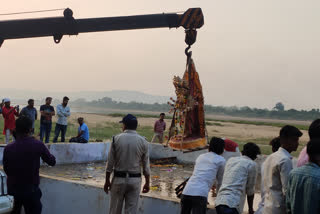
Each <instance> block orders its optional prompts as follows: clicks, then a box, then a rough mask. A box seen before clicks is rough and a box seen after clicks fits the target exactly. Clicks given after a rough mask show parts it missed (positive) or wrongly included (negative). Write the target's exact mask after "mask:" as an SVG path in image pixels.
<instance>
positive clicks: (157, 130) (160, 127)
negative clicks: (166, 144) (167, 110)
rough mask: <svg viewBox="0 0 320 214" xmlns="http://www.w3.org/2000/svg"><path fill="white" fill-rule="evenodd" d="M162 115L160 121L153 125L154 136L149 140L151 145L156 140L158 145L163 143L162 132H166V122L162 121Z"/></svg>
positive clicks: (162, 114)
mask: <svg viewBox="0 0 320 214" xmlns="http://www.w3.org/2000/svg"><path fill="white" fill-rule="evenodd" d="M164 116H165V114H164V113H161V114H160V119H159V120H157V121H156V122H155V123H154V127H153V131H154V135H153V138H152V140H151V143H155V142H156V140H157V139H158V140H159V143H162V142H163V132H164V131H165V130H166V122H165V121H164Z"/></svg>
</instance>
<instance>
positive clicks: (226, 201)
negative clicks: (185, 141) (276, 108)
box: [2, 98, 320, 214]
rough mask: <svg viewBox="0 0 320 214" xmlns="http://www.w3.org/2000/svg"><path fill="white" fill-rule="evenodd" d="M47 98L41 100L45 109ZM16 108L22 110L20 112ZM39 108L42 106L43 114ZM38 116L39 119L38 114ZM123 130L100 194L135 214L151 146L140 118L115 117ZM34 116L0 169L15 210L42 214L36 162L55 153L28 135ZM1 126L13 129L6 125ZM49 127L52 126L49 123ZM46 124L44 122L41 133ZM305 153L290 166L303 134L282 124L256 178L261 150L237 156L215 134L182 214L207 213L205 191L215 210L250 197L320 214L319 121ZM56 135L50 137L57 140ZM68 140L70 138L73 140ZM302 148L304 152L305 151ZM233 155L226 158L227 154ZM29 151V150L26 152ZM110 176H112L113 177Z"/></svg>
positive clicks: (296, 212) (20, 122)
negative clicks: (213, 194) (212, 198)
mask: <svg viewBox="0 0 320 214" xmlns="http://www.w3.org/2000/svg"><path fill="white" fill-rule="evenodd" d="M50 103H51V100H50V99H48V100H47V101H46V105H47V106H50ZM67 103H68V98H64V99H63V103H62V104H61V105H59V107H57V111H58V113H57V114H58V115H61V116H63V117H64V118H65V119H60V120H59V119H58V122H59V123H57V127H56V132H55V134H56V136H57V135H59V132H60V131H61V132H62V135H63V134H65V130H66V126H67V123H66V121H67V120H66V118H67V117H68V116H70V109H69V108H66V107H67ZM32 106H33V104H32V102H30V103H29V105H28V106H27V107H26V108H28V109H25V110H22V111H24V113H23V114H30V112H31V113H32V114H33V115H36V113H34V112H33V111H31V109H32ZM41 109H42V112H44V111H46V113H45V114H41V116H43V117H44V118H43V120H46V121H51V117H52V116H53V115H54V114H55V112H54V109H53V108H51V107H47V108H46V109H47V110H43V109H44V107H42V108H41ZM22 111H21V112H22ZM8 112H12V113H11V114H12V115H13V117H14V116H15V115H16V116H18V115H20V114H21V112H20V113H19V108H18V107H10V100H9V101H8V100H5V108H2V113H4V115H8V114H10V113H8ZM40 112H41V111H40ZM35 117H36V116H35ZM163 119H164V115H163V114H161V115H160V121H159V122H158V121H157V122H156V124H155V127H154V131H155V135H157V136H156V138H158V139H159V140H160V139H162V137H161V136H160V137H158V136H159V133H160V134H161V132H162V133H163V131H164V130H165V123H164V121H163ZM78 122H79V124H80V127H79V134H78V136H76V137H75V138H76V139H79V138H80V140H83V139H81V136H82V135H83V134H85V135H87V134H86V132H87V131H86V129H87V127H86V126H84V127H83V128H81V127H82V125H81V124H83V118H79V119H78ZM120 123H121V124H122V130H123V132H122V133H120V134H118V135H116V136H114V137H113V139H112V143H111V146H110V150H109V154H108V160H107V164H106V179H105V184H104V191H105V192H106V194H110V207H109V208H110V210H109V213H110V214H121V213H122V209H123V205H124V213H126V214H135V213H137V212H138V201H139V195H140V191H141V183H142V179H141V177H142V175H143V176H144V177H145V184H144V185H143V187H142V192H143V193H147V192H149V190H150V174H151V171H150V160H149V151H148V148H149V143H148V141H147V140H146V138H145V137H143V136H140V135H139V134H138V133H137V131H136V129H137V127H138V120H137V118H136V117H135V116H133V115H131V114H128V115H126V116H125V117H123V118H122V120H121V121H120ZM33 124H34V121H33V120H32V119H30V118H29V117H28V116H23V115H22V116H19V117H18V119H17V120H16V123H15V132H16V133H15V137H16V140H15V141H14V142H13V143H10V144H8V145H7V146H6V147H5V149H4V153H3V166H4V170H5V172H6V174H7V176H8V183H7V186H8V192H9V194H10V195H13V196H14V199H15V206H14V211H13V213H20V210H21V207H22V206H23V207H24V209H25V213H26V214H31V213H32V214H38V213H41V209H42V205H41V201H40V198H41V195H42V193H41V190H40V188H39V182H40V180H39V167H40V164H39V159H40V158H42V160H43V161H44V162H46V163H48V164H49V165H51V166H54V165H55V157H54V156H53V155H52V154H50V152H49V150H48V149H47V147H46V145H45V144H44V143H43V142H41V141H38V140H36V139H35V138H34V137H31V136H32V133H33V132H34V126H33ZM6 128H7V129H9V130H10V128H12V127H9V126H8V124H7V125H6ZM46 128H48V129H49V128H50V126H47V127H46ZM46 128H44V127H43V130H44V133H45V132H46ZM308 132H309V137H310V141H309V142H308V144H307V146H306V149H304V150H305V151H306V152H305V153H304V152H302V153H301V155H300V157H299V161H298V162H299V167H298V168H295V166H294V165H293V162H292V156H291V154H290V153H292V152H294V151H296V150H297V148H298V145H299V138H300V137H301V136H302V132H301V131H300V130H299V129H298V128H296V127H294V126H290V125H286V126H284V127H282V128H281V130H280V133H279V136H278V137H276V138H275V139H273V140H272V141H271V142H270V145H271V146H272V151H273V153H272V154H271V155H269V156H268V157H267V159H266V160H265V161H264V163H263V164H262V167H261V175H262V176H261V181H257V174H258V172H257V164H256V162H255V160H256V158H257V157H258V156H259V155H260V154H261V151H260V148H259V146H258V145H256V144H255V143H252V142H249V143H246V144H245V145H244V146H243V149H242V151H241V153H242V155H240V154H239V147H238V145H237V144H236V143H235V142H233V141H231V140H229V139H222V138H217V137H213V138H212V139H211V140H210V143H209V147H208V148H209V149H208V152H207V153H204V154H202V155H200V156H199V157H198V158H197V160H196V163H195V166H194V170H193V174H192V176H191V177H190V179H189V180H188V181H187V183H186V185H185V187H184V189H183V191H182V196H181V214H191V213H193V214H205V213H206V211H207V201H208V197H209V196H208V195H209V192H210V191H211V190H212V189H214V190H215V191H216V192H217V196H216V199H215V207H216V212H217V214H241V213H242V212H243V208H244V205H245V201H246V199H247V203H248V208H249V214H253V213H257V214H259V213H262V214H285V213H288V214H319V213H320V119H318V120H315V121H314V122H313V123H312V124H311V125H310V127H309V131H308ZM56 136H55V140H56V139H57V137H56ZM76 139H73V140H76ZM304 150H303V151H304ZM228 152H229V153H230V154H231V153H232V155H230V154H229V155H227V156H224V154H225V153H228ZM25 154H28V155H25ZM112 175H113V176H112ZM256 182H259V183H261V198H262V200H261V202H260V204H259V209H258V210H257V211H254V209H253V204H254V196H255V184H256Z"/></svg>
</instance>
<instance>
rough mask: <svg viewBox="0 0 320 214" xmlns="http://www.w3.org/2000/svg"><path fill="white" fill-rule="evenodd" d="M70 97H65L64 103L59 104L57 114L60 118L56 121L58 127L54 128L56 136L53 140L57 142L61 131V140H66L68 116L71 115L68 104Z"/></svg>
mask: <svg viewBox="0 0 320 214" xmlns="http://www.w3.org/2000/svg"><path fill="white" fill-rule="evenodd" d="M68 102H69V98H68V97H64V98H63V100H62V103H61V104H59V105H57V116H58V120H57V123H56V128H55V130H54V138H53V142H54V143H56V142H57V141H58V137H59V134H60V131H61V142H64V141H65V136H66V132H67V126H68V117H69V116H70V114H71V113H70V108H69V106H67V105H68Z"/></svg>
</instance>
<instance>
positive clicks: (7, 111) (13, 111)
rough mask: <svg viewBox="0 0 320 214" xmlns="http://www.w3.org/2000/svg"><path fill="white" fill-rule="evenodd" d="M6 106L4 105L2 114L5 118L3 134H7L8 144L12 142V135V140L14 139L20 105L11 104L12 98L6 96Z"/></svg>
mask: <svg viewBox="0 0 320 214" xmlns="http://www.w3.org/2000/svg"><path fill="white" fill-rule="evenodd" d="M3 102H4V107H2V116H3V118H4V128H3V134H4V135H5V136H6V144H8V143H9V142H10V136H12V141H14V140H15V139H14V137H13V135H12V134H13V131H14V129H15V128H16V121H15V116H16V117H18V116H19V106H18V105H17V106H15V107H12V106H10V104H11V103H10V99H9V98H5V99H4V100H3Z"/></svg>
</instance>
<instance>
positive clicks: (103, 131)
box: [0, 119, 153, 143]
mask: <svg viewBox="0 0 320 214" xmlns="http://www.w3.org/2000/svg"><path fill="white" fill-rule="evenodd" d="M55 126H56V123H52V129H51V133H50V141H49V142H52V141H53V137H54V129H55ZM88 127H89V133H90V141H91V142H96V141H98V142H99V141H106V140H109V139H111V138H112V136H114V135H116V134H119V133H121V132H122V126H121V124H119V123H114V122H105V123H101V124H97V125H90V124H89V125H88ZM2 130H3V119H1V120H0V131H2ZM137 132H138V133H139V134H141V135H142V136H145V137H146V138H147V139H148V140H149V141H151V139H152V136H153V129H152V127H151V126H140V125H139V126H138V129H137ZM39 133H40V121H39V120H37V121H36V122H35V136H38V135H39ZM77 134H78V124H76V120H74V121H73V120H70V121H69V124H68V128H67V133H66V142H68V141H69V140H70V138H72V137H75V136H77ZM60 136H61V134H60ZM59 141H60V137H59V138H58V142H59ZM4 142H5V136H4V135H3V134H0V143H4Z"/></svg>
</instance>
